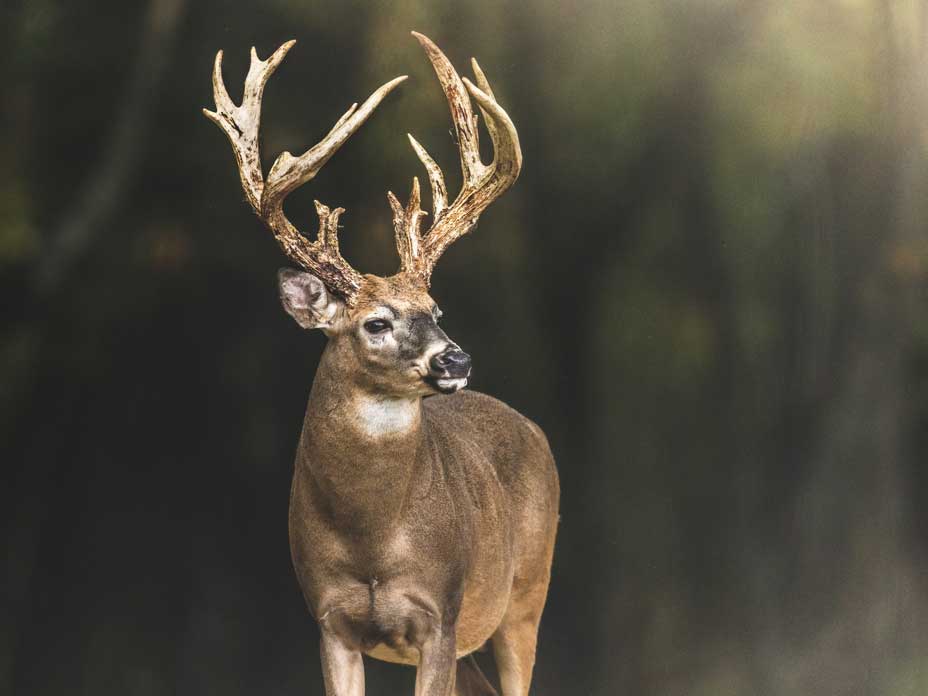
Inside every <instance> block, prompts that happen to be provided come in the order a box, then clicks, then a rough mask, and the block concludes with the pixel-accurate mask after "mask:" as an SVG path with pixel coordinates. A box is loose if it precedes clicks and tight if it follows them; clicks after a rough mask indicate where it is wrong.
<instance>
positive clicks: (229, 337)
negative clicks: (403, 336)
mask: <svg viewBox="0 0 928 696" xmlns="http://www.w3.org/2000/svg"><path fill="white" fill-rule="evenodd" d="M411 29H416V30H419V31H422V32H424V33H425V34H427V35H429V36H430V37H431V38H433V39H434V40H435V41H436V42H437V43H438V44H439V45H440V46H441V47H442V48H443V49H444V50H445V51H446V53H447V54H448V55H449V57H450V58H451V59H452V61H454V62H455V63H456V65H458V66H459V69H461V71H462V73H463V72H464V71H465V70H466V68H467V60H468V59H469V58H470V56H471V55H474V56H477V57H479V59H480V63H481V66H482V67H483V68H484V70H485V71H486V72H487V75H488V76H489V78H490V81H491V83H492V84H493V87H494V90H495V92H496V94H497V97H498V98H499V99H500V102H501V103H502V104H503V106H504V107H505V108H506V109H507V111H508V112H509V113H510V114H511V115H512V117H513V119H514V121H515V123H516V125H517V126H518V128H519V132H520V135H521V139H522V146H523V150H524V153H525V167H524V170H523V174H522V177H521V179H520V180H519V182H518V183H517V184H516V186H515V187H514V189H513V190H512V191H511V192H510V193H508V194H507V195H506V196H505V197H504V198H503V199H501V200H500V201H499V202H498V203H497V204H495V205H494V206H493V207H492V208H490V210H489V211H488V212H487V213H486V214H485V215H484V216H483V218H482V219H481V222H480V226H479V229H477V230H476V231H475V232H474V234H473V235H471V236H469V237H468V238H467V239H465V240H463V241H462V242H460V243H459V244H456V245H455V246H454V247H453V248H452V249H451V250H450V251H449V253H448V254H446V256H445V257H444V259H443V260H442V263H441V265H440V266H439V268H438V271H437V272H436V275H435V278H434V284H433V296H434V297H435V298H436V299H437V300H438V301H439V302H440V303H441V305H442V308H443V310H444V312H445V317H446V318H445V320H444V324H445V326H446V328H447V329H448V331H449V334H450V335H452V336H454V337H455V339H456V340H457V341H458V342H460V343H461V345H462V346H463V347H464V348H465V349H466V350H467V351H468V352H469V353H471V354H472V355H473V356H474V361H475V379H474V380H473V383H472V384H473V387H474V388H476V389H478V390H480V391H485V392H488V393H491V394H493V395H495V396H497V397H499V398H502V399H503V400H505V401H507V402H508V403H510V404H511V405H513V406H514V407H516V408H518V409H519V410H521V411H522V412H523V413H525V414H526V415H528V416H529V417H531V418H533V419H534V420H536V421H537V422H538V423H539V424H540V425H542V427H543V428H544V429H545V430H546V432H547V433H548V435H549V437H550V439H551V442H552V446H553V448H554V451H555V455H556V457H557V459H558V463H559V468H560V474H561V482H562V488H563V506H562V524H561V529H560V537H559V540H558V547H557V552H556V557H555V568H554V578H553V583H552V587H551V593H550V596H549V602H548V609H547V612H546V614H545V618H544V620H543V623H542V629H541V638H540V649H539V653H538V663H537V667H536V678H535V684H534V689H533V692H534V693H536V694H539V695H540V696H545V695H552V694H595V695H597V696H598V695H603V696H605V695H611V694H633V695H635V696H649V695H654V696H671V695H674V694H680V695H684V694H685V695H687V696H699V695H704V696H736V695H738V696H741V695H744V696H749V695H750V696H753V695H755V694H763V695H768V694H769V695H777V696H779V695H782V696H795V695H801V696H830V695H834V696H844V695H851V694H854V695H857V694H874V695H876V694H879V695H886V696H916V695H923V694H926V693H928V572H926V571H928V563H926V561H928V536H926V533H925V530H926V529H928V513H926V510H928V506H926V503H928V473H926V472H928V469H926V468H925V466H924V465H925V462H926V454H928V312H926V310H928V5H926V3H925V2H919V1H915V0H908V1H907V0H899V1H897V2H894V1H893V0H780V1H778V2H769V1H767V0H587V1H585V2H578V1H574V2H565V1H564V0H532V2H511V1H507V2H501V1H499V0H492V1H491V0H471V1H470V2H466V3H460V2H457V3H455V2H429V3H426V2H414V1H412V0H397V1H395V2H358V1H357V0H339V1H336V0H326V1H325V2H323V1H321V0H319V1H312V0H268V1H267V2H264V3H260V4H259V3H233V2H229V1H220V0H198V1H197V2H193V1H192V0H118V1H117V0H100V1H98V2H94V3H77V2H62V1H61V0H4V2H3V3H2V4H0V40H2V45H3V47H4V48H3V51H2V52H0V84H2V90H0V290H2V295H3V298H4V302H3V306H4V308H5V311H4V320H3V323H2V326H0V443H2V444H0V447H2V450H0V458H2V461H3V468H2V479H0V481H2V484H0V525H2V527H0V529H2V548H3V551H4V554H3V564H4V565H3V569H2V576H0V577H2V579H0V588H2V589H0V602H2V604H0V617H2V618H0V693H2V694H16V695H17V696H19V695H20V694H22V695H26V694H29V695H36V696H40V695H46V694H49V695H50V694H87V695H93V696H100V695H105V694H119V695H125V694H131V695H139V696H144V695H147V694H219V693H221V694H224V695H226V696H234V695H236V694H243V695H244V694H256V693H260V694H281V695H283V694H319V693H322V681H321V677H320V673H319V660H318V653H317V644H316V628H315V626H314V624H313V621H312V620H311V618H310V616H309V615H308V613H307V612H306V610H305V607H304V604H303V600H302V598H301V596H300V593H299V590H298V587H297V584H296V581H295V578H294V576H293V572H292V569H291V565H290V556H289V548H288V541H287V501H288V495H289V486H290V475H291V467H292V461H293V460H292V458H293V454H294V451H295V446H296V440H297V436H298V433H299V429H300V425H301V420H302V417H303V410H304V408H305V402H306V397H307V394H308V390H309V387H310V384H311V382H312V377H313V370H314V367H315V365H316V362H317V360H318V356H319V354H320V351H321V350H322V347H323V344H324V338H323V337H322V336H321V335H317V334H312V335H310V334H307V333H303V332H301V331H300V330H299V329H298V327H296V325H295V324H294V323H293V322H292V321H291V320H290V319H289V318H288V317H287V316H285V314H284V312H283V311H281V309H280V307H279V303H278V300H277V290H276V281H275V273H276V270H277V268H278V267H279V266H281V265H284V263H285V260H284V257H283V255H282V254H281V253H280V252H279V251H278V249H277V247H276V245H275V244H274V243H273V241H272V239H271V238H270V235H269V234H268V233H267V232H266V231H265V230H264V228H263V227H262V226H261V225H260V223H259V222H258V221H257V219H256V218H255V217H254V216H253V214H252V213H251V210H250V209H249V207H248V205H247V203H245V202H244V199H243V195H242V192H241V189H240V186H239V182H238V178H237V174H236V170H235V166H234V162H233V159H232V156H231V154H230V149H229V146H228V144H227V142H226V140H225V138H224V137H223V136H222V134H221V133H220V132H219V131H218V130H217V129H216V127H215V126H214V125H213V124H211V123H209V122H208V121H207V120H206V119H205V118H203V116H202V114H201V113H200V108H201V107H203V106H210V107H211V106H212V101H211V86H210V71H211V66H212V59H213V56H214V55H215V52H216V51H217V50H218V49H220V48H223V49H225V75H226V84H227V85H229V89H230V92H231V93H232V94H233V96H234V97H235V98H236V99H237V98H238V94H240V89H241V84H242V80H243V78H244V75H245V71H246V69H247V64H248V49H249V47H250V46H252V45H255V46H257V48H258V52H259V55H261V56H262V57H265V56H267V55H268V54H270V52H271V51H272V50H273V49H275V48H276V47H277V46H278V45H279V44H280V43H282V42H283V41H285V40H287V39H290V38H296V39H297V40H298V44H297V46H296V47H295V48H294V49H293V51H291V53H290V55H289V57H288V58H287V60H286V61H285V63H284V64H283V65H282V67H281V68H280V70H278V72H277V73H276V75H275V77H274V79H273V80H272V81H271V82H270V83H269V86H268V89H267V93H266V97H265V109H264V120H263V124H262V126H263V135H264V142H263V153H262V154H263V157H264V161H265V166H267V165H268V164H269V162H270V161H271V160H272V159H273V158H274V157H275V156H276V155H277V154H278V153H279V152H280V151H282V150H284V149H291V150H293V151H299V149H300V148H303V147H307V146H309V145H311V144H313V143H315V142H316V141H317V140H318V139H319V137H320V136H321V135H322V134H324V133H325V132H326V131H327V130H328V128H329V127H330V126H331V125H332V123H333V122H334V121H335V119H336V118H337V117H338V116H339V115H341V113H342V112H343V111H344V109H345V107H346V106H347V105H348V104H350V103H351V102H352V101H355V100H360V99H363V98H365V97H366V96H367V95H368V94H369V93H370V92H371V91H372V90H373V89H374V88H375V87H377V86H378V85H380V84H382V83H383V82H385V81H386V80H387V79H389V78H392V77H394V76H396V75H399V74H409V75H410V78H411V79H410V80H409V81H407V82H406V83H404V84H403V85H402V86H401V87H400V88H399V90H398V91H397V93H395V94H394V95H392V96H391V97H390V98H389V99H387V100H386V102H385V103H384V104H383V105H382V106H381V107H380V108H379V110H378V111H377V113H375V114H374V116H373V117H372V119H371V120H370V121H369V122H368V123H367V124H366V125H365V126H364V127H363V128H362V129H361V131H360V132H359V133H358V134H357V135H356V136H355V137H353V138H352V140H351V141H350V142H349V143H348V144H347V145H346V146H345V147H344V148H343V149H342V150H341V151H340V152H339V153H338V154H337V155H336V156H335V157H334V158H333V160H332V161H331V162H330V163H329V164H328V165H327V166H326V168H325V169H324V170H323V171H322V172H321V174H320V175H319V176H318V177H317V179H315V180H314V181H313V182H311V183H310V184H309V185H307V186H306V187H304V188H303V189H301V190H300V191H298V192H297V193H295V194H294V195H293V196H292V197H291V202H290V203H288V206H289V212H290V213H291V219H293V220H294V221H297V220H303V221H305V224H304V225H303V226H304V227H305V228H306V229H312V228H314V227H315V218H314V214H313V212H312V199H313V198H319V199H320V200H322V201H324V202H326V203H328V204H329V205H332V206H334V205H342V206H344V207H346V208H347V210H348V212H347V213H346V215H345V216H344V218H343V222H344V226H345V230H344V231H343V232H342V235H341V237H342V240H343V250H344V251H345V255H346V256H347V257H348V258H349V259H350V260H351V261H352V263H353V265H355V267H357V268H360V269H362V270H364V271H368V272H376V273H388V272H391V271H393V270H394V269H395V267H396V265H397V260H396V257H395V251H394V249H393V243H392V232H391V221H390V213H389V207H388V205H387V202H386V199H385V193H386V191H387V190H388V189H390V190H393V191H397V192H400V193H401V194H403V195H405V192H406V191H407V190H408V186H409V180H410V178H411V177H412V176H413V175H414V174H416V175H419V176H420V177H422V176H423V172H422V171H421V165H420V164H419V162H418V160H417V159H416V157H415V155H414V153H413V152H412V150H411V149H410V148H409V145H408V143H407V141H406V138H405V133H406V132H407V131H408V132H411V133H414V134H415V135H416V137H417V138H418V139H419V140H420V142H422V143H423V144H424V145H425V146H426V147H427V148H428V149H429V150H430V151H431V152H432V154H433V155H435V156H436V159H438V160H439V161H440V162H441V163H443V165H444V169H445V171H446V173H447V174H448V176H449V177H451V180H450V181H449V188H450V189H452V191H456V182H455V181H454V176H455V174H456V172H455V169H456V167H455V163H456V159H455V157H456V153H455V149H454V144H453V142H452V141H451V137H450V134H449V128H450V120H449V117H448V113H447V107H446V105H445V104H444V101H443V99H442V96H441V91H440V88H439V86H438V83H437V81H436V80H435V77H434V75H433V74H432V72H431V68H430V67H429V64H428V62H427V60H426V59H425V57H424V55H423V54H422V52H421V49H420V48H419V46H418V45H417V44H416V42H415V41H414V40H413V39H412V38H411V37H410V36H409V31H410V30H411ZM457 176H458V180H459V176H460V175H459V174H457ZM423 207H426V206H423ZM482 659H483V657H481V660H482ZM367 681H368V693H369V694H373V695H374V696H377V695H379V694H380V695H386V694H396V693H406V692H408V693H411V688H412V683H413V672H412V670H409V669H408V668H402V667H397V666H393V665H386V664H383V663H376V662H373V661H371V662H369V663H368V680H367Z"/></svg>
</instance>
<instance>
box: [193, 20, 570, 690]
mask: <svg viewBox="0 0 928 696" xmlns="http://www.w3.org/2000/svg"><path fill="white" fill-rule="evenodd" d="M416 37H417V38H418V39H419V41H420V43H421V44H422V46H423V47H424V48H425V50H426V53H427V54H428V56H429V59H430V60H431V61H432V64H433V67H434V68H435V72H436V74H437V75H438V77H439V81H440V82H441V84H442V87H443V89H444V91H445V96H446V98H447V99H448V102H449V105H450V107H451V112H452V116H453V119H454V123H455V130H456V135H457V139H458V146H459V149H460V153H461V164H462V169H463V172H464V185H463V188H462V191H461V192H460V194H459V195H458V197H457V198H456V199H455V201H454V202H453V203H451V204H450V205H449V204H448V201H447V192H446V190H445V185H444V178H443V176H442V173H441V170H440V169H439V168H438V166H437V165H436V164H435V162H434V161H433V160H432V158H431V157H430V156H429V155H428V153H427V152H426V151H425V150H424V149H423V148H422V146H421V145H419V144H418V143H417V142H416V141H415V140H413V139H412V138H411V137H410V140H411V142H412V145H413V148H414V149H415V150H416V153H417V154H418V155H419V158H420V159H421V160H422V162H423V164H424V165H425V167H426V169H427V171H428V175H429V181H430V183H431V186H432V199H433V213H434V222H433V224H432V226H431V227H430V229H429V230H427V231H425V232H422V231H420V222H421V219H422V217H423V216H424V215H425V213H424V212H422V211H421V210H419V201H420V199H419V187H418V182H417V181H416V180H415V179H414V180H413V188H412V192H411V194H410V198H409V202H408V204H407V205H406V206H405V207H404V206H402V205H401V204H400V203H399V201H398V200H397V199H396V197H395V196H393V194H390V195H389V199H390V203H391V206H392V208H393V213H394V227H395V232H396V240H397V249H398V251H399V254H400V261H401V263H400V271H399V272H398V273H397V274H396V275H394V276H390V277H388V278H381V277H377V276H371V275H361V274H360V273H358V272H357V271H355V270H354V269H353V268H351V267H350V266H349V265H348V263H347V262H346V261H345V260H344V259H343V258H342V257H341V254H340V253H339V250H338V236H337V235H338V217H339V215H340V214H341V212H343V211H342V210H341V209H340V208H336V209H335V210H330V209H329V208H327V207H326V206H324V205H322V204H321V203H318V202H317V204H316V208H317V212H318V214H319V220H320V226H319V232H318V236H317V240H316V241H314V242H310V241H309V240H307V239H306V238H305V237H303V236H302V235H300V234H299V232H297V230H296V229H295V228H294V227H293V226H292V224H291V223H290V222H289V220H287V218H286V216H285V215H284V212H283V207H282V204H283V200H284V198H285V197H286V196H287V194H288V193H289V192H291V191H292V190H294V189H295V188H296V187H298V186H299V185H301V184H302V183H305V182H306V181H307V180H308V179H310V178H312V177H313V176H314V175H315V174H316V172H317V171H318V170H319V168H321V166H322V165H323V164H324V163H325V161H326V160H328V158H329V157H331V155H332V154H333V153H334V152H335V150H337V148H338V147H339V146H340V145H341V144H342V143H343V142H344V141H345V140H346V139H347V138H348V137H349V136H350V135H351V133H353V132H354V130H356V129H357V128H359V127H360V125H361V124H362V123H363V122H364V120H365V119H366V118H367V117H368V116H369V115H370V113H371V112H372V111H373V110H374V108H376V106H377V105H378V104H379V102H380V101H381V100H382V99H383V98H384V97H385V96H386V95H387V94H388V93H389V92H390V91H391V90H392V89H393V88H394V87H395V86H396V85H397V84H399V83H400V82H401V81H402V79H403V78H397V79H395V80H393V81H391V82H389V83H387V84H386V85H384V86H383V87H381V88H380V89H379V90H377V91H376V92H375V93H374V94H373V95H372V96H371V97H370V98H369V99H368V100H367V101H366V102H365V103H364V104H363V105H362V106H361V108H360V109H357V108H356V106H353V107H351V109H349V110H348V112H347V113H346V114H345V115H344V116H343V117H342V118H341V119H340V120H339V121H338V123H336V125H335V127H334V128H333V129H332V131H331V132H330V133H329V134H328V135H327V136H326V137H325V138H324V139H323V140H322V142H320V143H319V144H318V145H316V146H315V147H313V148H310V149H309V150H307V151H306V152H305V153H304V154H303V155H301V156H299V157H293V156H292V155H290V154H289V153H283V154H282V155H281V156H280V157H278V159H277V161H276V162H275V163H274V165H273V166H272V167H271V170H270V173H269V174H268V176H267V178H266V179H265V177H264V175H263V173H262V171H261V164H260V158H259V156H258V146H257V145H258V126H259V122H260V101H261V94H262V91H263V88H264V84H265V83H266V81H267V78H268V77H269V76H270V74H271V72H273V70H274V69H275V68H276V66H277V65H278V64H279V63H280V61H281V60H282V59H283V56H284V55H285V54H286V52H287V51H288V50H289V48H290V47H291V46H292V44H293V42H289V43H287V44H285V45H284V46H282V47H281V48H280V49H278V51H277V52H275V53H274V55H272V56H271V57H270V58H269V59H268V60H267V61H260V60H258V58H257V55H256V54H255V53H254V51H253V52H252V64H251V68H250V69H249V72H248V76H247V78H246V80H245V93H244V97H243V102H242V105H241V106H235V105H234V103H232V101H231V99H230V98H229V96H228V94H227V92H226V91H225V86H224V85H223V83H222V74H221V58H222V54H221V52H220V54H219V56H217V60H216V67H215V71H214V76H213V83H214V93H215V97H216V105H217V110H216V112H206V114H207V116H209V117H210V119H211V120H213V121H214V122H215V123H217V125H219V126H220V127H221V128H222V129H223V131H224V132H225V133H226V135H227V136H228V138H229V140H230V142H231V143H232V145H233V150H234V152H235V155H236V159H237V161H238V164H239V170H240V175H241V180H242V186H243V189H244V190H245V193H246V197H247V198H248V200H249V202H250V203H251V205H252V207H253V208H254V209H255V212H256V213H258V215H259V216H260V217H261V219H262V220H263V221H264V222H265V223H266V224H267V225H268V227H269V228H270V229H271V230H272V232H273V233H274V235H275V237H276V239H277V240H278V242H279V243H280V245H281V247H282V248H283V249H284V250H285V251H286V252H287V254H288V255H289V256H290V257H291V258H292V259H293V260H295V261H296V262H297V263H299V264H300V265H301V266H303V268H304V269H306V270H304V271H296V270H292V269H283V270H281V271H280V274H279V286H280V295H281V300H282V303H283V305H284V309H285V310H286V311H287V312H288V313H289V314H290V315H291V316H292V317H293V318H294V319H295V320H296V322H297V323H298V324H299V325H300V326H302V327H303V328H307V329H310V328H318V329H321V330H322V331H324V332H325V333H326V335H327V336H328V337H329V341H328V344H327V346H326V349H325V351H324V353H323V356H322V359H321V361H320V364H319V368H318V370H317V373H316V378H315V381H314V383H313V388H312V391H311V394H310V398H309V405H308V407H307V410H306V417H305V420H304V423H303V431H302V434H301V437H300V441H299V445H298V449H297V455H296V463H295V467H294V476H293V486H292V490H291V498H290V540H291V552H292V557H293V565H294V568H295V570H296V574H297V578H298V580H299V582H300V586H301V588H302V590H303V594H304V597H305V599H306V603H307V605H308V607H309V609H310V612H311V613H312V614H313V616H314V617H315V618H316V620H317V622H318V624H319V628H320V633H321V641H320V648H321V657H322V667H323V675H324V678H325V685H326V694H327V696H363V693H364V667H363V661H362V654H368V655H370V656H372V657H375V658H379V659H383V660H388V661H391V662H400V663H406V664H412V665H416V666H417V676H416V695H417V696H451V694H457V695H458V696H478V695H480V694H496V691H495V689H494V688H493V687H492V686H491V685H490V684H489V682H487V680H486V678H485V677H484V676H483V674H482V673H481V672H480V670H479V668H478V667H477V664H476V662H475V661H474V660H473V658H472V657H470V654H471V653H473V652H474V651H476V650H479V649H480V648H482V646H484V645H485V644H486V643H488V642H489V643H490V644H492V648H493V652H494V656H495V659H496V663H497V667H498V671H499V675H500V680H501V685H502V690H503V694H504V696H525V694H527V693H528V689H529V684H530V682H531V674H532V668H533V665H534V660H535V646H536V640H537V633H538V624H539V621H540V619H541V614H542V610H543V608H544V603H545V598H546V595H547V589H548V582H549V579H550V568H551V560H552V555H553V552H554V540H555V533H556V527H557V519H558V514H557V510H558V496H559V489H558V479H557V472H556V470H555V467H554V460H553V458H552V455H551V451H550V449H549V447H548V443H547V440H546V438H545V436H544V434H543V433H542V431H541V430H540V429H539V428H538V427H537V426H536V425H535V424H534V423H532V422H531V421H529V420H528V419H527V418H525V417H524V416H522V415H520V414H519V413H517V412H516V411H514V410H512V409H511V408H509V407H508V406H506V405H505V404H503V403H501V402H499V401H497V400H495V399H493V398H491V397H489V396H485V395H482V394H477V393H473V392H461V391H460V390H461V389H463V388H464V387H465V386H466V384H467V380H468V377H469V376H470V369H471V366H470V356H468V355H467V354H466V353H464V352H463V351H462V350H461V349H460V348H459V347H458V345H457V344H456V343H454V342H453V341H451V340H450V339H449V338H448V336H447V335H446V334H445V333H444V331H442V329H441V328H439V326H438V321H439V318H440V316H441V312H440V310H439V309H438V307H437V305H436V304H435V302H434V300H433V299H432V298H431V296H430V295H429V293H428V286H429V279H430V276H431V272H432V270H433V268H434V265H435V262H436V261H437V260H438V258H439V256H440V255H441V254H442V253H443V252H444V250H445V249H446V248H447V247H448V245H450V244H451V243H452V242H453V241H454V240H455V239H457V238H458V237H460V236H461V235H463V234H466V233H467V232H468V231H469V230H470V229H471V228H472V227H473V225H474V224H475V223H476V221H477V218H478V216H479V214H480V212H481V211H482V210H483V209H484V208H486V207H487V206H488V205H489V204H490V203H491V202H492V201H493V200H494V199H495V198H496V197H498V196H499V195H500V194H501V193H502V192H503V191H505V190H506V189H507V188H508V187H509V186H510V185H511V184H512V183H513V182H514V181H515V179H516V177H517V176H518V173H519V169H520V167H521V162H522V155H521V150H520V149H519V142H518V136H517V135H516V132H515V127H514V126H513V125H512V122H511V120H510V119H509V117H508V115H507V114H506V113H505V111H503V110H502V108H501V107H500V106H499V105H498V104H497V103H496V100H495V98H494V97H493V93H492V91H491V90H490V87H489V84H488V83H487V80H486V78H485V77H484V75H483V73H482V72H481V71H480V68H479V67H478V66H477V64H476V62H474V64H473V65H474V72H475V75H476V81H477V84H478V85H479V87H478V86H475V85H473V84H472V83H470V82H467V81H466V80H464V81H462V80H461V78H460V77H459V76H458V75H457V73H456V72H455V71H454V69H453V68H452V67H451V64H450V63H449V62H448V60H447V58H446V57H445V56H444V54H442V53H441V51H439V50H438V48H437V47H436V46H435V45H434V44H432V43H431V41H429V40H428V39H426V38H425V37H423V36H421V35H416ZM465 84H466V90H465ZM468 91H469V92H470V95H471V96H472V97H473V98H474V99H476V100H477V102H478V105H479V106H480V109H481V112H482V113H483V116H484V118H485V122H486V126H487V130H488V131H489V133H490V136H491V139H492V140H493V145H494V152H495V157H494V161H493V163H492V164H490V165H485V164H483V163H482V162H481V161H480V154H479V145H478V142H477V131H476V124H477V122H476V119H475V116H474V114H473V112H472V109H471V104H470V99H469V97H468V96H467V92H468Z"/></svg>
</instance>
